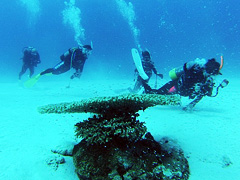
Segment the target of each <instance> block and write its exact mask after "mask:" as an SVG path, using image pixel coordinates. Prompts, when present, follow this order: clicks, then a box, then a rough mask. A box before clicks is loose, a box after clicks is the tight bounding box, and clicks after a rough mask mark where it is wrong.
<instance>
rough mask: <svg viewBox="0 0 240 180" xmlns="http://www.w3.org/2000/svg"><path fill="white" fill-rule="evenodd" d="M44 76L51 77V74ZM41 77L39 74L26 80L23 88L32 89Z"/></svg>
mask: <svg viewBox="0 0 240 180" xmlns="http://www.w3.org/2000/svg"><path fill="white" fill-rule="evenodd" d="M44 75H52V73H47V74H44ZM41 76H43V75H41V74H40V73H39V74H37V75H36V76H34V77H32V78H30V79H29V80H27V81H26V82H25V83H24V86H25V87H26V88H31V87H33V86H34V85H35V84H36V83H37V82H38V80H39V79H40V77H41Z"/></svg>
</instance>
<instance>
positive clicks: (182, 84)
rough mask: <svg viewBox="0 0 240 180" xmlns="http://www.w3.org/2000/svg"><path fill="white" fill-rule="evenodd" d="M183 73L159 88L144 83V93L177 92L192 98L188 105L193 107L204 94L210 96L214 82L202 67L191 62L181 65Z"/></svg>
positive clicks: (170, 93) (166, 93)
mask: <svg viewBox="0 0 240 180" xmlns="http://www.w3.org/2000/svg"><path fill="white" fill-rule="evenodd" d="M183 70H184V73H183V74H182V75H181V76H180V77H179V78H178V79H176V80H172V81H170V82H168V83H166V84H165V85H163V86H162V87H161V88H159V89H152V88H151V87H150V86H149V85H148V84H146V83H144V84H143V86H144V88H145V92H146V93H150V94H151V93H155V94H162V95H172V94H179V95H181V96H185V97H189V98H190V99H194V100H193V101H192V102H191V103H190V104H189V106H191V107H194V106H195V105H196V104H197V103H198V102H199V101H200V100H201V99H202V98H203V97H204V96H211V95H212V91H213V87H214V82H213V78H212V77H211V76H210V75H206V73H205V70H204V67H201V66H199V65H198V64H193V65H191V66H190V67H187V63H185V64H184V66H183Z"/></svg>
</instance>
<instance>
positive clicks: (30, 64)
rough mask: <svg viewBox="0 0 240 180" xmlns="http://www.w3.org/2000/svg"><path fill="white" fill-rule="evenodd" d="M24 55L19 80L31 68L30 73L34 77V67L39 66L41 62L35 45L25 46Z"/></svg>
mask: <svg viewBox="0 0 240 180" xmlns="http://www.w3.org/2000/svg"><path fill="white" fill-rule="evenodd" d="M22 52H23V57H22V58H21V59H22V61H23V65H22V70H21V72H20V73H19V80H21V77H22V75H23V74H24V73H25V72H26V71H27V69H29V71H30V75H29V77H32V75H33V74H34V67H37V65H38V64H40V63H41V60H40V56H39V53H38V51H37V49H36V48H34V47H24V48H23V50H22Z"/></svg>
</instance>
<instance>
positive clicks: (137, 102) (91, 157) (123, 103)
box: [39, 94, 189, 179]
mask: <svg viewBox="0 0 240 180" xmlns="http://www.w3.org/2000/svg"><path fill="white" fill-rule="evenodd" d="M179 103H180V98H179V97H178V96H162V95H156V94H154V95H149V94H143V95H133V94H131V95H121V96H115V97H101V98H99V97H98V98H92V99H89V100H82V101H80V102H72V103H61V104H52V105H47V106H43V107H40V108H39V112H40V113H81V112H91V113H94V114H95V115H93V116H92V117H90V118H88V119H87V120H84V121H81V122H79V123H77V124H76V125H75V126H76V136H77V137H81V138H82V140H81V142H80V143H79V144H78V145H75V147H74V149H73V161H74V164H75V167H76V172H77V174H78V176H79V178H80V179H188V177H189V167H188V162H187V160H186V158H185V157H184V155H183V153H182V151H176V152H175V151H174V150H171V153H169V151H168V150H163V149H162V146H161V143H159V142H156V141H155V140H154V139H153V137H152V136H151V134H150V133H146V132H147V128H146V126H145V125H144V123H143V122H140V121H139V120H137V117H138V116H139V114H138V113H137V112H138V111H139V110H145V109H146V108H148V107H151V106H155V105H179ZM172 152H174V153H172Z"/></svg>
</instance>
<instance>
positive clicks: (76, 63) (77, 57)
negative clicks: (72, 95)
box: [41, 48, 88, 79]
mask: <svg viewBox="0 0 240 180" xmlns="http://www.w3.org/2000/svg"><path fill="white" fill-rule="evenodd" d="M87 58H88V57H87V55H86V54H84V53H83V52H82V49H80V48H71V49H69V50H68V51H67V52H66V53H64V54H63V55H61V56H60V59H61V60H62V61H61V62H59V63H58V64H57V65H56V66H55V67H54V68H49V69H47V70H45V71H43V72H42V73H41V75H44V74H47V73H52V74H55V75H58V74H62V73H65V72H67V71H68V70H70V69H71V68H74V69H75V70H76V72H75V73H74V74H73V75H72V76H71V79H73V78H74V77H80V76H81V73H82V71H83V67H84V64H85V61H86V60H87Z"/></svg>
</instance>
